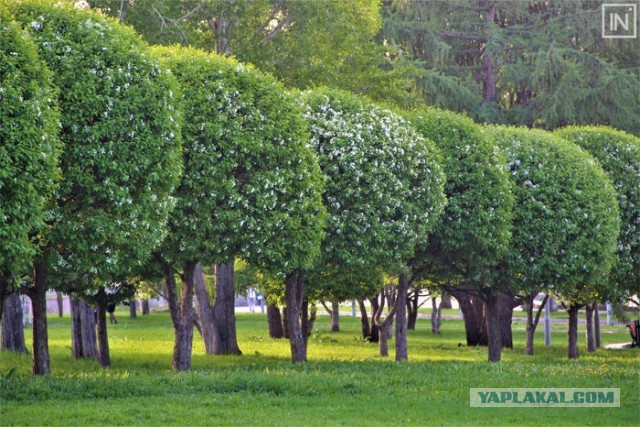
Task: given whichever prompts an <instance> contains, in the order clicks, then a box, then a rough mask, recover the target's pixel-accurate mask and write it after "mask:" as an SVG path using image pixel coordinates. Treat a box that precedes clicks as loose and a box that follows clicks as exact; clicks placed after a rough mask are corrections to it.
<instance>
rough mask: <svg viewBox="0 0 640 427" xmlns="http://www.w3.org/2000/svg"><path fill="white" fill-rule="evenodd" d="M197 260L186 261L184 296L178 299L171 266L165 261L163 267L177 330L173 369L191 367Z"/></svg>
mask: <svg viewBox="0 0 640 427" xmlns="http://www.w3.org/2000/svg"><path fill="white" fill-rule="evenodd" d="M195 266H196V263H195V262H186V263H185V265H184V271H183V277H182V296H181V298H180V300H178V294H177V290H176V281H175V278H174V275H173V269H172V268H171V266H170V265H169V264H168V263H166V262H163V263H162V269H163V273H164V276H165V281H166V285H167V292H166V297H167V302H168V303H169V312H170V313H171V320H172V322H173V329H174V332H175V342H174V346H173V360H172V362H171V365H172V367H173V369H176V370H179V371H186V370H188V369H189V368H191V349H192V346H193V276H194V270H195Z"/></svg>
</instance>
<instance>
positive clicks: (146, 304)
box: [140, 298, 149, 316]
mask: <svg viewBox="0 0 640 427" xmlns="http://www.w3.org/2000/svg"><path fill="white" fill-rule="evenodd" d="M140 306H141V307H140V311H141V312H142V315H143V316H144V315H146V314H149V300H148V299H147V298H145V299H143V300H141V301H140Z"/></svg>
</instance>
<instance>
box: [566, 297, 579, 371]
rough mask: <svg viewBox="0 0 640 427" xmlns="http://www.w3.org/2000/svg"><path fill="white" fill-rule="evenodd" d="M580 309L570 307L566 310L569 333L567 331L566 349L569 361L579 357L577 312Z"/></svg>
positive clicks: (573, 306)
mask: <svg viewBox="0 0 640 427" xmlns="http://www.w3.org/2000/svg"><path fill="white" fill-rule="evenodd" d="M579 309H580V307H578V306H575V305H571V306H569V309H568V310H567V311H568V312H569V331H568V334H567V335H568V349H567V354H568V356H569V359H577V358H578V357H580V355H579V353H578V310H579Z"/></svg>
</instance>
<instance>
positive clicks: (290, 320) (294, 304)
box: [285, 269, 307, 363]
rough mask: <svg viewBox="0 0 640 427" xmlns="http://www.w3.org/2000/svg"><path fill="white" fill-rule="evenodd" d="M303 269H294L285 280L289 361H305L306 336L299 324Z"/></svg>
mask: <svg viewBox="0 0 640 427" xmlns="http://www.w3.org/2000/svg"><path fill="white" fill-rule="evenodd" d="M305 275H306V273H305V271H304V270H299V269H297V270H295V271H293V272H292V273H291V274H289V276H287V278H286V280H285V286H286V290H285V295H286V299H287V309H286V310H287V319H286V321H287V330H288V331H289V341H290V344H291V361H292V362H293V363H302V362H306V361H307V346H306V337H305V336H304V334H303V331H302V328H301V325H300V310H301V309H302V300H303V298H304V279H305Z"/></svg>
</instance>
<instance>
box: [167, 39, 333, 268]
mask: <svg viewBox="0 0 640 427" xmlns="http://www.w3.org/2000/svg"><path fill="white" fill-rule="evenodd" d="M156 52H157V53H158V54H159V55H161V56H162V58H163V59H164V60H165V63H166V64H167V65H168V66H169V67H170V68H171V69H172V71H173V73H174V75H175V76H176V78H177V79H178V80H179V82H180V83H181V85H182V108H183V111H184V116H185V120H184V126H183V131H182V134H183V139H184V162H185V173H184V176H183V178H182V182H181V184H180V187H179V188H178V190H177V192H176V197H177V198H178V203H177V207H176V210H175V211H174V213H173V215H172V218H171V224H170V227H171V233H170V235H169V237H168V239H167V241H166V242H165V245H164V248H165V250H164V251H165V252H167V253H169V254H170V257H171V258H173V259H174V260H183V261H184V260H194V261H202V262H206V263H210V262H213V263H225V262H229V261H230V259H231V258H232V257H236V256H239V257H242V258H243V259H245V260H246V261H247V262H249V263H251V264H254V265H259V266H264V267H266V268H269V269H273V270H275V271H277V272H281V273H287V272H288V271H290V270H291V269H294V268H304V267H307V266H309V265H310V264H311V262H312V261H313V258H314V257H315V256H316V255H317V252H318V247H319V243H320V239H321V237H322V227H323V222H324V208H323V206H322V201H321V189H322V177H321V175H320V170H319V167H318V163H317V160H316V159H315V157H314V155H313V152H312V151H311V150H309V148H308V147H307V141H308V137H309V133H308V130H307V126H306V123H305V122H304V120H303V118H302V112H301V110H300V108H299V107H297V106H296V105H295V104H294V102H293V99H292V98H291V97H290V96H289V95H288V94H287V92H286V91H285V89H284V87H283V86H282V85H281V84H280V83H278V82H277V81H276V80H275V79H274V78H273V77H271V76H268V75H266V74H262V73H260V72H259V71H257V70H255V69H254V68H252V67H249V66H245V65H241V64H240V63H239V62H237V61H235V60H233V59H230V58H225V57H222V56H218V55H214V54H209V53H207V52H204V51H198V50H195V49H191V48H178V47H174V48H171V49H168V48H158V49H157V50H156Z"/></svg>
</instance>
